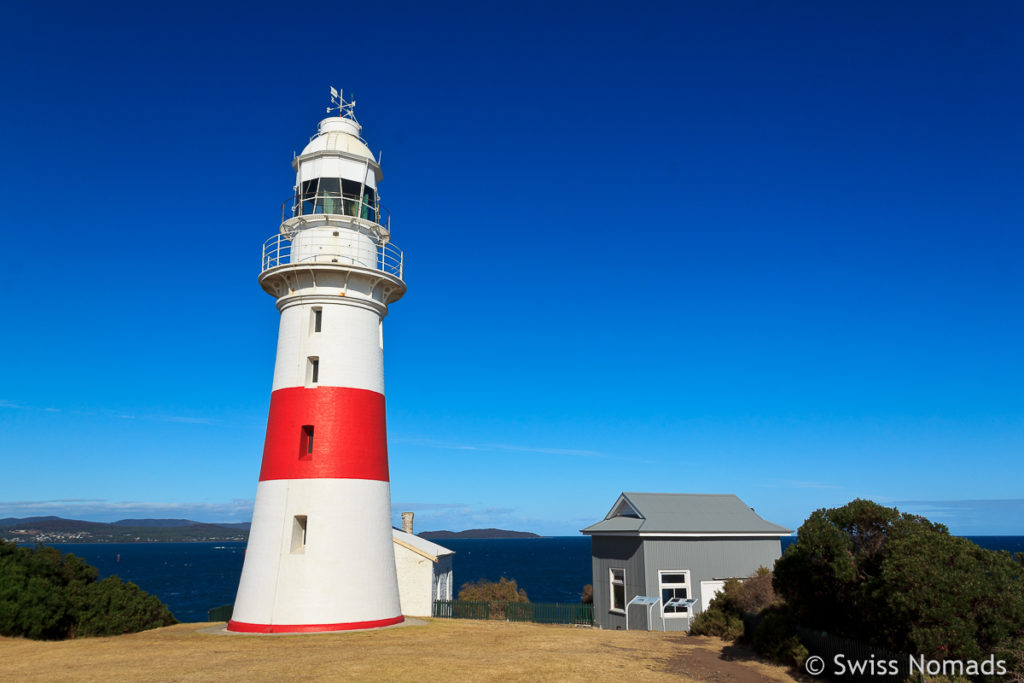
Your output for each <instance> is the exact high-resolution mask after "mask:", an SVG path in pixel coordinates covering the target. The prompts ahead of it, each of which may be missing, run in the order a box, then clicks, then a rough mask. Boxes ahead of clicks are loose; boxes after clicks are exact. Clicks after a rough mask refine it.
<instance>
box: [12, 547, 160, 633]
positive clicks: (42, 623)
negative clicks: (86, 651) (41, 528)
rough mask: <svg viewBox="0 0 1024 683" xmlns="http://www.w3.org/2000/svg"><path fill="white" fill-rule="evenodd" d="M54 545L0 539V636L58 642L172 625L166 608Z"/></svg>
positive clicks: (134, 586) (145, 594)
mask: <svg viewBox="0 0 1024 683" xmlns="http://www.w3.org/2000/svg"><path fill="white" fill-rule="evenodd" d="M98 575H99V572H98V571H97V570H96V568H95V567H92V566H90V565H88V564H86V563H85V562H83V561H82V560H80V559H79V558H77V557H75V556H74V555H71V554H67V555H61V553H60V552H59V551H57V550H56V549H54V548H45V547H37V548H21V547H18V546H17V545H16V544H14V543H7V542H5V541H3V540H2V539H0V635H4V636H21V637H25V638H33V639H37V640H61V639H64V638H73V637H75V636H84V635H119V634H121V633H134V632H137V631H142V630H145V629H148V628H156V627H159V626H168V625H170V624H175V623H177V620H175V618H174V616H173V615H172V614H171V612H170V610H168V609H167V606H166V605H164V604H163V603H162V602H160V601H159V600H158V599H157V598H155V597H153V596H151V595H148V594H147V593H145V592H143V591H142V590H140V589H139V587H138V586H136V585H135V584H132V583H129V584H125V583H123V582H122V581H121V580H120V579H119V578H117V577H108V578H106V579H104V580H103V581H96V578H97V576H98Z"/></svg>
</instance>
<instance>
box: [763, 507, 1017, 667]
mask: <svg viewBox="0 0 1024 683" xmlns="http://www.w3.org/2000/svg"><path fill="white" fill-rule="evenodd" d="M1022 569H1024V568H1022V566H1021V563H1020V561H1019V560H1015V559H1014V558H1012V557H1011V556H1010V555H1008V554H1006V553H996V552H992V551H990V550H985V549H983V548H980V547H979V546H977V545H975V544H974V543H972V542H970V541H968V540H967V539H964V538H957V537H954V536H950V535H949V532H948V531H947V529H946V527H944V526H942V525H941V524H934V523H932V522H929V521H928V520H927V519H924V518H923V517H918V516H915V515H908V514H906V513H900V512H899V511H898V510H896V509H895V508H887V507H883V506H881V505H878V504H877V503H873V502H871V501H868V500H855V501H853V502H851V503H849V504H847V505H845V506H843V507H841V508H834V509H821V510H817V511H815V512H814V513H812V514H811V516H810V517H808V519H807V521H805V522H804V523H803V525H801V527H800V530H799V533H798V535H797V542H796V543H794V544H793V545H791V546H790V547H788V548H787V549H786V552H785V553H784V554H783V556H782V557H781V558H780V559H779V561H778V562H776V564H775V588H776V590H778V592H779V594H780V595H782V596H783V598H784V599H785V601H786V603H787V604H788V605H789V606H790V607H791V608H792V609H793V615H794V617H795V619H796V620H797V621H798V622H799V623H800V624H801V625H803V626H808V627H812V628H817V629H821V630H823V631H828V632H829V633H831V634H833V635H837V636H843V637H846V638H851V639H853V640H859V641H862V642H865V643H868V644H870V645H875V646H879V647H883V648H886V649H889V650H893V651H896V652H905V653H907V654H911V655H923V656H925V657H927V658H929V659H936V660H942V659H963V660H968V659H979V658H982V657H984V656H987V655H988V654H989V653H991V652H993V650H994V649H995V647H996V646H997V645H998V644H999V643H1001V642H1004V641H1005V640H1007V639H1008V638H1012V637H1014V636H1019V635H1021V634H1024V571H1022Z"/></svg>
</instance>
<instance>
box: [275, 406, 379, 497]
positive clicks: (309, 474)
mask: <svg viewBox="0 0 1024 683" xmlns="http://www.w3.org/2000/svg"><path fill="white" fill-rule="evenodd" d="M307 426H308V427H312V437H313V449H312V450H313V452H312V453H309V452H307V450H306V449H305V446H304V445H305V444H308V442H307V441H304V440H303V436H302V435H303V429H304V427H307ZM268 479H376V480H377V481H388V437H387V427H386V425H385V422H384V395H383V394H379V393H377V392H376V391H369V390H368V389H351V388H347V387H326V386H319V387H315V388H310V389H307V388H305V387H289V388H287V389H278V390H277V391H275V392H274V393H272V394H271V395H270V416H269V417H268V418H267V439H266V441H265V442H264V444H263V467H262V468H261V469H260V481H267V480H268Z"/></svg>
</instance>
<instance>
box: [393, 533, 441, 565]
mask: <svg viewBox="0 0 1024 683" xmlns="http://www.w3.org/2000/svg"><path fill="white" fill-rule="evenodd" d="M391 539H392V540H393V541H394V542H395V543H397V544H398V545H400V546H403V547H405V548H408V549H409V550H411V551H413V552H414V553H416V554H417V555H422V556H423V557H425V558H427V559H428V560H430V561H431V562H437V559H438V558H439V557H444V556H445V555H454V554H455V551H454V550H449V549H448V548H445V547H444V546H441V545H438V544H436V543H433V542H432V541H428V540H427V539H425V538H420V537H419V536H417V535H415V534H408V533H406V532H404V531H402V530H401V529H396V528H394V527H391Z"/></svg>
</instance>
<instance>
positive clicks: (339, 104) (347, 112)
mask: <svg viewBox="0 0 1024 683" xmlns="http://www.w3.org/2000/svg"><path fill="white" fill-rule="evenodd" d="M355 108H356V100H355V97H353V98H352V100H351V101H350V102H346V101H345V97H344V96H343V95H342V94H341V90H338V89H336V88H331V106H329V107H327V113H328V114H330V113H331V112H332V111H337V112H338V116H343V117H345V118H349V119H352V120H353V121H356V114H355ZM356 123H359V122H358V121H356Z"/></svg>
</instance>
